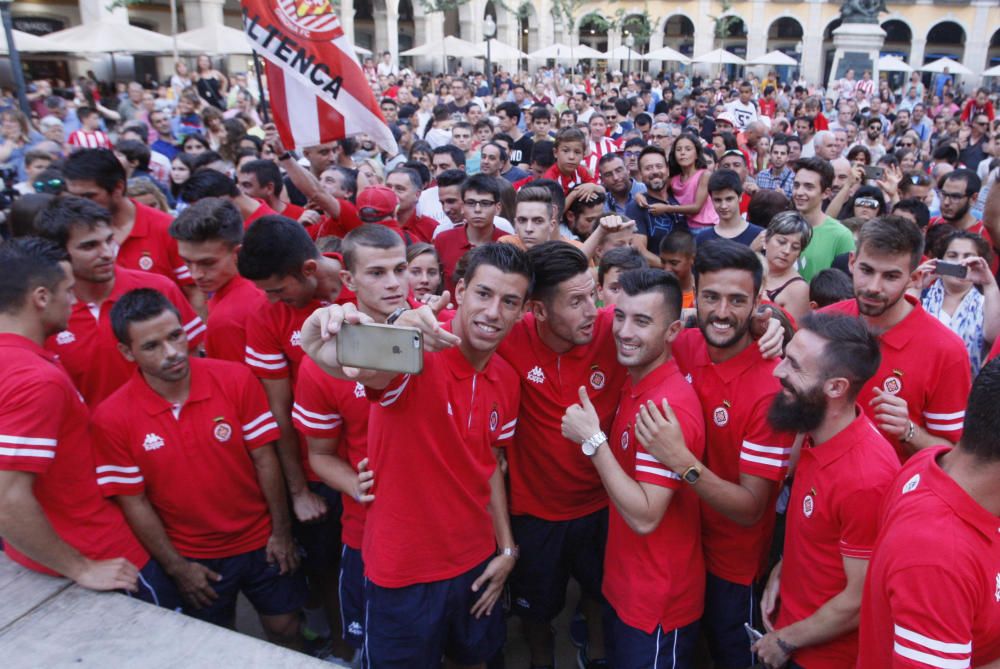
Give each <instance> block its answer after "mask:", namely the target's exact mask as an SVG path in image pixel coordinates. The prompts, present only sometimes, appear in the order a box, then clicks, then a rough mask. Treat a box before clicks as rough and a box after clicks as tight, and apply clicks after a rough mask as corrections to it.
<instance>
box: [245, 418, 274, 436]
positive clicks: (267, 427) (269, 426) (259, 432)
mask: <svg viewBox="0 0 1000 669" xmlns="http://www.w3.org/2000/svg"><path fill="white" fill-rule="evenodd" d="M277 429H278V423H276V422H275V421H271V422H270V423H266V424H264V425H261V426H260V427H259V428H257V429H256V430H254V431H253V432H251V433H250V434H244V435H243V438H244V439H245V440H247V441H249V440H251V439H256V438H257V437H259V436H260V435H262V434H264V433H265V432H267V431H268V430H277Z"/></svg>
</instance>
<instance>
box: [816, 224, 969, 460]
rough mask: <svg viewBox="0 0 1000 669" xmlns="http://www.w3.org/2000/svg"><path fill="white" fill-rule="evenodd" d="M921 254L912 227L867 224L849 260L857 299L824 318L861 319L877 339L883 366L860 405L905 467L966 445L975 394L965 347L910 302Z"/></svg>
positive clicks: (921, 242) (833, 308)
mask: <svg viewBox="0 0 1000 669" xmlns="http://www.w3.org/2000/svg"><path fill="white" fill-rule="evenodd" d="M811 244H812V242H810V245H811ZM923 248H924V240H923V237H922V235H921V234H920V229H919V228H917V226H916V225H915V224H913V223H911V222H910V221H909V220H907V219H904V218H902V217H899V216H882V217H879V218H875V219H872V220H870V221H868V222H867V223H865V224H864V225H863V226H862V227H861V230H860V231H859V233H858V245H857V251H856V253H854V254H852V256H851V260H850V268H851V274H852V278H853V282H854V299H853V300H844V301H843V302H838V303H836V304H833V305H830V306H829V307H827V308H826V309H825V310H824V311H830V312H838V313H844V314H849V315H851V316H860V317H861V319H862V320H863V321H864V322H865V323H867V324H868V326H869V327H870V328H872V329H873V330H874V331H875V332H877V333H878V334H879V343H880V346H881V349H882V365H881V366H880V367H879V369H878V371H877V372H876V373H875V374H874V376H872V378H871V379H870V380H869V381H868V382H867V383H866V384H865V386H864V388H863V389H862V393H861V397H860V399H859V402H860V403H861V406H862V407H863V408H864V411H865V413H866V414H867V415H868V417H869V418H871V420H872V422H873V423H875V425H876V427H878V429H879V430H880V431H881V432H882V434H884V435H885V436H886V438H888V439H889V441H890V443H891V444H892V445H893V447H894V448H895V449H896V452H897V453H898V455H899V458H900V460H902V461H905V460H906V459H907V458H908V457H910V456H911V455H912V454H913V453H914V452H916V451H918V450H920V449H922V448H927V447H929V446H934V445H936V444H940V443H941V442H942V440H944V441H948V442H951V443H955V442H957V441H958V440H959V439H960V438H961V436H962V423H963V419H964V416H965V400H966V398H967V397H968V394H969V388H970V386H971V372H970V367H969V355H968V353H967V352H966V350H965V345H964V344H963V343H962V340H961V339H960V338H959V337H958V336H957V335H956V334H955V333H953V332H952V331H951V330H950V329H949V328H947V327H946V326H945V325H943V324H942V323H941V321H939V320H938V319H937V318H935V317H933V316H931V315H930V314H928V313H927V312H926V311H925V310H924V308H923V307H922V306H921V305H920V302H919V301H918V300H917V299H915V298H913V297H911V296H909V295H907V294H906V289H907V288H908V287H909V286H910V284H911V282H913V281H915V280H916V279H917V276H918V275H917V274H916V273H915V272H916V269H917V266H918V265H919V263H920V258H921V256H922V254H923Z"/></svg>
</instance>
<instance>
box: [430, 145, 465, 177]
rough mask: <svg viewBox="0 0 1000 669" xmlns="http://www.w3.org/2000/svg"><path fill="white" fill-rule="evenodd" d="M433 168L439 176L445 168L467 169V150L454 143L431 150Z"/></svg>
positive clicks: (435, 174)
mask: <svg viewBox="0 0 1000 669" xmlns="http://www.w3.org/2000/svg"><path fill="white" fill-rule="evenodd" d="M431 168H432V171H433V172H434V176H435V177H437V176H438V175H439V174H441V172H444V171H445V170H454V169H459V168H461V169H462V170H464V169H465V152H464V151H462V149H460V148H458V147H457V146H455V145H453V144H445V145H444V146H438V147H435V148H434V149H432V150H431Z"/></svg>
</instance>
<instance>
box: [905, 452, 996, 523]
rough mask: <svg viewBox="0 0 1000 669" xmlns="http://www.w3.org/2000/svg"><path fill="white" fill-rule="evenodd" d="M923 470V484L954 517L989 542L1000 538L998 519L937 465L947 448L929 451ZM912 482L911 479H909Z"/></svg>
mask: <svg viewBox="0 0 1000 669" xmlns="http://www.w3.org/2000/svg"><path fill="white" fill-rule="evenodd" d="M930 450H931V451H932V453H933V454H928V455H927V456H926V457H927V461H926V463H925V466H924V468H923V472H922V474H923V477H924V483H926V484H927V486H928V487H929V488H930V489H931V490H933V491H934V494H935V495H937V496H938V497H939V498H940V499H941V501H943V502H944V503H945V504H947V505H948V506H949V507H951V509H952V511H954V512H955V515H956V516H958V517H959V518H961V519H962V520H964V521H965V522H967V523H968V524H969V525H971V526H973V527H974V528H976V529H977V530H979V532H981V533H982V534H983V536H985V537H986V538H987V539H989V540H990V542H993V541H995V540H996V538H997V537H998V536H1000V518H997V517H996V516H994V515H993V514H992V513H990V512H989V511H987V510H986V509H984V508H983V507H982V506H981V505H980V504H979V503H978V502H976V500H974V499H973V498H972V497H970V496H969V493H967V492H965V490H963V489H962V487H961V486H959V485H958V483H956V482H955V479H953V478H951V477H950V476H949V475H948V474H947V473H946V472H945V471H944V470H943V469H941V465H940V464H938V457H939V456H940V455H942V454H944V453H946V452H947V451H949V450H950V447H948V446H940V447H937V448H933V449H930ZM911 480H912V479H911Z"/></svg>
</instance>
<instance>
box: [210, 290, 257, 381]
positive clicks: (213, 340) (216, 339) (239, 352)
mask: <svg viewBox="0 0 1000 669" xmlns="http://www.w3.org/2000/svg"><path fill="white" fill-rule="evenodd" d="M267 308H268V303H267V296H265V295H264V293H263V291H261V290H260V289H259V288H258V287H257V286H255V285H254V283H253V281H250V280H249V279H244V278H243V277H242V276H239V275H236V276H234V277H233V278H232V279H231V280H230V281H229V283H227V284H226V285H225V286H223V287H222V288H220V289H219V290H217V291H216V292H215V294H214V295H212V297H211V298H209V300H208V323H207V327H208V330H207V332H206V334H205V353H206V355H208V357H209V358H216V359H218V360H231V361H232V362H240V363H242V362H246V344H247V323H248V321H249V320H250V318H251V317H252V316H253V315H254V314H258V313H260V312H262V311H265V310H266V309H267Z"/></svg>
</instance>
